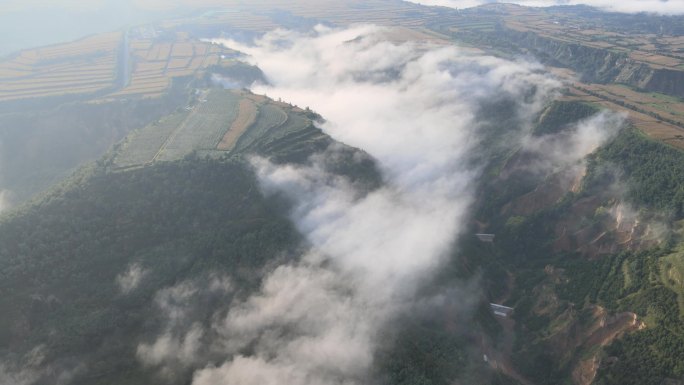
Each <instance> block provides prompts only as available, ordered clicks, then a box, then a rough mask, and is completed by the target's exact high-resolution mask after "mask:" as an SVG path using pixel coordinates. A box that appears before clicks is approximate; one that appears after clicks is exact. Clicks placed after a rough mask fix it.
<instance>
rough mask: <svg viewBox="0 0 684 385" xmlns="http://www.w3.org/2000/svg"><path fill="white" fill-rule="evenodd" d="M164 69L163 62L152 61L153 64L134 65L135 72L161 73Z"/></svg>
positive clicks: (164, 63)
mask: <svg viewBox="0 0 684 385" xmlns="http://www.w3.org/2000/svg"><path fill="white" fill-rule="evenodd" d="M164 68H166V62H165V61H153V62H142V63H135V72H139V71H140V72H145V71H155V72H162V71H164Z"/></svg>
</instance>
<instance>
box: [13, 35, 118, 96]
mask: <svg viewBox="0 0 684 385" xmlns="http://www.w3.org/2000/svg"><path fill="white" fill-rule="evenodd" d="M121 39H122V34H121V33H119V32H116V33H106V34H101V35H96V36H91V37H88V38H85V39H81V40H78V41H74V42H71V43H67V44H60V45H54V46H48V47H42V48H37V49H32V50H26V51H22V52H20V53H18V54H15V55H14V56H13V57H9V58H6V59H5V60H4V61H2V62H0V101H5V100H12V99H22V98H34V97H44V96H56V95H64V94H76V93H91V92H97V91H102V90H105V89H107V88H110V87H112V86H113V82H114V79H115V76H116V65H117V57H116V55H117V50H118V48H119V45H120V42H121Z"/></svg>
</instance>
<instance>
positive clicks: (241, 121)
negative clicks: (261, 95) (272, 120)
mask: <svg viewBox="0 0 684 385" xmlns="http://www.w3.org/2000/svg"><path fill="white" fill-rule="evenodd" d="M257 111H258V110H257V106H256V104H255V103H254V101H252V100H250V99H242V100H240V104H239V106H238V115H237V117H236V118H235V120H233V123H232V124H231V125H230V128H229V129H228V131H226V134H225V135H224V136H223V138H222V139H221V142H219V144H218V146H217V147H216V148H217V149H218V150H231V149H232V148H233V146H235V143H236V142H237V140H238V139H239V138H240V136H242V134H243V133H244V132H245V131H247V129H248V128H249V126H251V125H252V124H254V121H255V120H256V117H257Z"/></svg>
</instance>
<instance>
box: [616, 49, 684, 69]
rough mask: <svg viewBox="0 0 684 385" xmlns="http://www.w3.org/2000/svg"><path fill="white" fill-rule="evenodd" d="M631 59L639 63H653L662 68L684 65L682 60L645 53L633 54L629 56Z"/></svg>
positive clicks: (636, 52)
mask: <svg viewBox="0 0 684 385" xmlns="http://www.w3.org/2000/svg"><path fill="white" fill-rule="evenodd" d="M629 57H630V58H632V59H634V60H638V61H645V62H648V63H653V64H657V65H661V66H667V67H676V66H678V65H679V64H681V63H682V61H681V60H678V59H675V58H671V57H668V56H663V55H655V54H649V53H644V52H638V51H635V52H631V53H630V54H629Z"/></svg>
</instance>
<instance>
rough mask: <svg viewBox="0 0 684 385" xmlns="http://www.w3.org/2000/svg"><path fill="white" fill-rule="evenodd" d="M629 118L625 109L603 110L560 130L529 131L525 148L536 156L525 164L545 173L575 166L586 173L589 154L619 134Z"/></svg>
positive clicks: (524, 143)
mask: <svg viewBox="0 0 684 385" xmlns="http://www.w3.org/2000/svg"><path fill="white" fill-rule="evenodd" d="M626 119H627V115H626V114H625V113H616V112H612V111H609V110H604V111H601V112H599V113H597V114H595V115H593V116H591V117H589V118H587V119H583V120H581V121H579V122H576V123H574V124H573V125H572V126H570V127H569V128H568V129H566V130H563V131H561V132H560V133H557V134H552V135H544V136H541V137H537V136H532V135H529V136H527V137H525V138H524V139H523V149H524V150H525V151H527V152H529V153H532V154H535V155H537V157H536V158H533V159H530V160H529V161H528V163H527V164H526V165H525V167H527V168H529V169H533V170H534V171H538V172H540V173H544V174H549V173H555V172H558V171H559V170H562V169H566V168H568V167H575V168H577V172H578V173H583V170H584V168H585V166H586V164H585V159H586V157H587V155H589V154H591V153H592V152H594V151H596V150H597V149H598V148H599V147H600V146H602V145H603V144H605V143H607V142H608V141H609V140H610V139H612V138H613V137H614V136H615V135H617V133H618V131H619V130H620V129H621V128H622V127H623V126H624V124H625V122H626Z"/></svg>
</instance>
